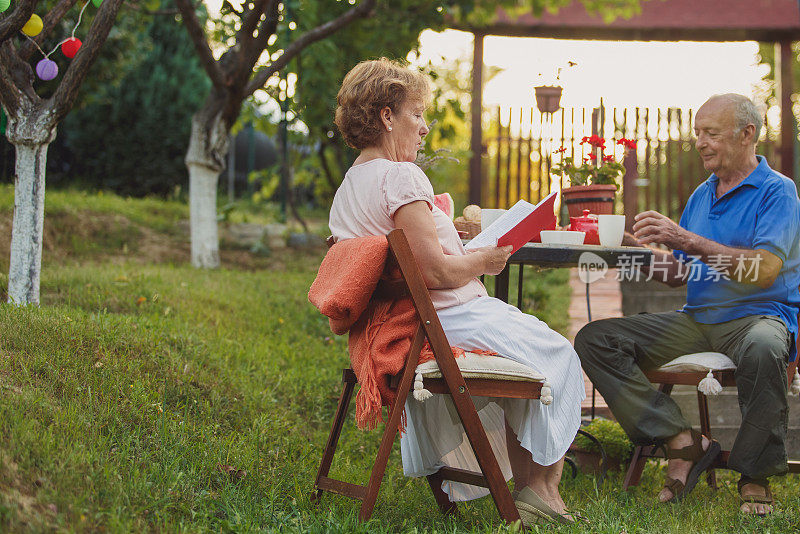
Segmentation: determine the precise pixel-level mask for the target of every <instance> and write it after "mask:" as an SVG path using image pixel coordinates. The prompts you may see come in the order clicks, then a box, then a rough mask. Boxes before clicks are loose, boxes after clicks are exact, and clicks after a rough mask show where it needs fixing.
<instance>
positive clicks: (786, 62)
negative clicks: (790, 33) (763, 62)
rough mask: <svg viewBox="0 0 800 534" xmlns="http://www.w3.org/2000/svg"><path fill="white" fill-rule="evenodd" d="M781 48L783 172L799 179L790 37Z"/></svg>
mask: <svg viewBox="0 0 800 534" xmlns="http://www.w3.org/2000/svg"><path fill="white" fill-rule="evenodd" d="M780 49H781V57H780V63H781V73H780V77H781V82H780V98H781V167H780V169H781V172H782V173H783V174H784V175H786V176H788V177H789V178H791V179H792V180H797V178H798V177H797V176H795V172H794V163H795V139H796V137H797V134H796V133H795V131H796V129H795V119H794V113H792V64H793V63H794V58H793V57H792V41H791V40H790V39H783V40H781V42H780Z"/></svg>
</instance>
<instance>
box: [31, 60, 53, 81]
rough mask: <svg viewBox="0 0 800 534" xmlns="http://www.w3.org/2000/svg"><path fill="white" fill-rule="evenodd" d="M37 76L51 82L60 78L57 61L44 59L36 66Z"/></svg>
mask: <svg viewBox="0 0 800 534" xmlns="http://www.w3.org/2000/svg"><path fill="white" fill-rule="evenodd" d="M36 75H37V76H38V77H39V78H40V79H42V80H44V81H46V82H49V81H50V80H52V79H53V78H55V77H56V76H58V65H56V62H55V61H52V60H49V59H47V58H44V59H43V60H41V61H40V62H39V63H37V64H36Z"/></svg>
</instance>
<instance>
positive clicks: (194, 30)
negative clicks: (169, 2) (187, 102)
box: [175, 0, 225, 91]
mask: <svg viewBox="0 0 800 534" xmlns="http://www.w3.org/2000/svg"><path fill="white" fill-rule="evenodd" d="M175 4H176V5H177V6H178V10H180V12H181V16H182V17H183V23H184V25H185V26H186V31H187V32H188V33H189V38H190V39H191V40H192V44H194V49H195V51H196V52H197V55H198V57H199V58H200V64H201V65H203V68H204V69H205V71H206V74H208V77H209V78H210V79H211V83H212V84H214V87H215V88H216V89H217V90H218V91H223V90H224V89H225V82H224V79H223V76H222V71H221V70H220V68H219V65H218V64H217V60H215V59H214V54H212V53H211V48H209V46H208V40H207V38H206V32H205V30H203V26H202V25H201V24H200V20H199V19H198V18H197V14H195V12H194V6H192V4H191V2H189V0H175Z"/></svg>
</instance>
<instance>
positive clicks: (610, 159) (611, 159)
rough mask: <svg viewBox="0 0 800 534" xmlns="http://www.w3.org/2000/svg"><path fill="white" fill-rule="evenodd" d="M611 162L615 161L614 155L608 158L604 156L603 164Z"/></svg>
mask: <svg viewBox="0 0 800 534" xmlns="http://www.w3.org/2000/svg"><path fill="white" fill-rule="evenodd" d="M611 161H614V155H613V154H609V155H608V156H603V163H609V162H611Z"/></svg>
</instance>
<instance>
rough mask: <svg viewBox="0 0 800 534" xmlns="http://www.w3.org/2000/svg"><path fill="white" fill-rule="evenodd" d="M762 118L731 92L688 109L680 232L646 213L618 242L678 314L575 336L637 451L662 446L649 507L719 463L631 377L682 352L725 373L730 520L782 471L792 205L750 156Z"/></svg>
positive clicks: (715, 450) (794, 271) (799, 296)
mask: <svg viewBox="0 0 800 534" xmlns="http://www.w3.org/2000/svg"><path fill="white" fill-rule="evenodd" d="M762 122H763V119H762V116H761V114H760V113H759V112H758V111H757V109H756V107H755V105H754V104H753V103H752V102H751V101H750V99H748V98H746V97H744V96H741V95H735V94H726V95H718V96H714V97H712V98H710V99H709V100H708V101H707V102H706V103H705V104H703V106H702V107H701V108H700V109H699V110H698V111H697V115H696V117H695V125H694V131H695V135H696V137H697V141H696V143H695V146H696V148H697V151H698V152H699V153H700V156H701V157H702V158H703V165H704V167H705V169H706V170H707V171H710V172H711V173H712V174H711V176H710V177H709V178H708V179H707V180H706V181H705V182H703V183H702V184H701V185H700V186H699V187H698V188H697V189H696V190H695V191H694V193H693V194H692V196H691V197H690V198H689V201H688V202H687V204H686V208H685V210H684V212H683V214H682V216H681V220H680V224H675V223H674V222H672V221H671V220H670V219H668V218H667V217H665V216H663V215H661V214H660V213H657V212H655V211H646V212H644V213H640V214H638V215H637V216H636V218H635V220H636V223H635V224H634V226H633V230H634V235H633V236H628V240H629V241H630V242H629V243H628V244H637V243H638V244H641V245H647V244H661V245H666V246H667V247H668V248H670V249H672V252H671V253H670V252H666V251H663V250H655V249H654V260H653V263H652V264H651V265H650V266H649V267H647V268H645V269H644V270H651V271H652V274H653V276H654V278H656V279H658V280H660V281H662V282H664V283H667V284H669V285H673V286H678V285H682V284H687V299H686V301H687V302H686V305H685V306H684V307H683V309H681V310H679V311H675V312H667V313H653V314H639V315H635V316H631V317H623V318H617V319H605V320H601V321H594V322H592V323H589V324H588V325H586V326H585V327H584V328H583V329H582V330H581V331H580V332H579V333H578V335H577V337H576V338H575V349H576V351H577V352H578V355H579V356H580V358H581V362H582V364H583V368H584V370H585V371H586V373H587V374H588V375H589V378H591V380H592V382H594V384H595V385H596V386H597V388H598V390H599V391H600V393H601V394H602V395H603V398H605V400H606V402H608V406H609V407H610V408H611V411H612V412H613V413H614V415H615V416H616V418H617V419H618V420H619V422H620V424H621V425H622V427H623V428H624V429H625V431H626V432H627V433H628V435H629V436H630V437H631V439H632V440H633V441H634V442H635V443H636V444H638V445H645V444H653V443H655V444H663V445H665V449H666V453H667V458H668V459H669V464H668V467H667V478H666V483H665V485H664V489H663V490H662V491H661V493H660V494H659V500H660V501H662V502H666V501H672V502H674V501H680V500H681V499H682V498H683V497H684V496H685V495H686V494H688V492H690V491H691V490H692V488H693V487H694V485H695V483H696V482H697V479H698V478H699V477H700V475H701V474H702V472H703V471H705V470H706V469H707V468H708V467H709V466H710V465H711V464H712V463H713V461H714V459H715V458H716V456H717V455H719V452H720V447H719V444H718V443H716V442H714V441H711V440H709V439H708V438H707V437H705V436H701V435H700V434H699V433H697V432H696V431H694V430H692V429H691V425H690V424H689V423H688V422H687V421H686V419H684V417H683V415H682V414H681V412H680V409H679V408H678V406H677V405H676V404H675V402H674V401H673V400H672V399H671V398H670V397H669V396H668V395H665V394H663V393H660V392H659V391H657V390H656V389H655V388H653V386H652V385H651V384H650V383H649V382H648V380H647V378H646V377H645V375H644V374H643V372H642V370H647V369H653V368H656V367H659V366H661V365H663V364H665V363H666V362H668V361H670V360H672V359H674V358H676V357H678V356H680V355H683V354H689V353H695V352H702V351H716V352H722V353H724V354H726V355H727V356H728V357H729V358H730V359H731V360H733V362H734V363H735V364H736V366H737V368H736V386H737V388H738V393H739V406H740V408H741V412H742V424H741V426H740V427H739V432H738V434H737V436H736V440H735V442H734V444H733V448H732V449H731V454H730V458H729V460H728V465H729V466H730V467H731V468H732V469H735V470H736V471H738V472H739V473H741V479H740V481H739V495H740V501H741V504H740V506H741V510H742V511H743V512H745V513H750V514H758V515H765V514H767V513H770V512H771V511H772V495H771V492H770V490H769V482H768V477H770V476H773V475H779V474H783V473H786V471H787V458H786V447H785V443H784V442H785V438H786V427H787V418H788V405H787V399H786V394H787V379H786V378H787V377H786V367H787V362H788V361H790V360H792V359H794V357H795V354H796V349H795V346H794V345H795V344H794V340H795V338H796V336H797V313H798V308H800V293H799V292H798V285H800V244H798V239H799V238H798V227H799V226H800V200H798V197H797V189H796V188H795V185H794V183H793V182H792V181H791V180H790V179H788V178H787V177H785V176H783V175H781V174H779V173H778V172H776V171H774V170H772V169H770V167H769V166H768V165H767V160H766V159H765V158H764V157H762V156H757V155H756V153H755V147H756V143H757V141H758V137H759V133H760V130H761V124H762Z"/></svg>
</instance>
